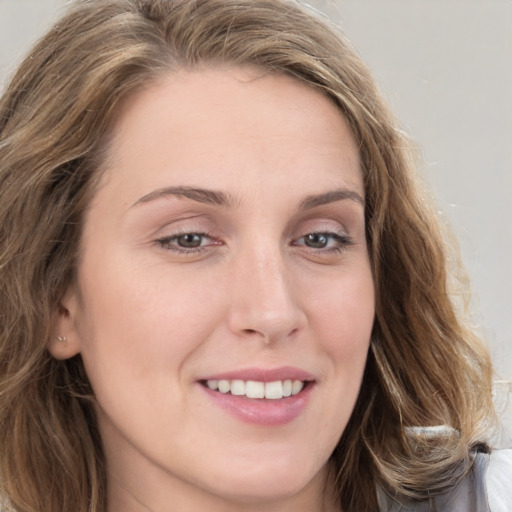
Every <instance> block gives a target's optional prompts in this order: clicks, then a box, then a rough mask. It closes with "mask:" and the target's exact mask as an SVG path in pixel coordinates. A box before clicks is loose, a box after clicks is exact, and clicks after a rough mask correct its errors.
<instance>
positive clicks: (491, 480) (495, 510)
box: [485, 449, 512, 512]
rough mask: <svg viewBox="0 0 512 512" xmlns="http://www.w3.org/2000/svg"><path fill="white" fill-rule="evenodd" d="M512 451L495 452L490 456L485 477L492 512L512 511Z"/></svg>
mask: <svg viewBox="0 0 512 512" xmlns="http://www.w3.org/2000/svg"><path fill="white" fill-rule="evenodd" d="M511 482H512V449H508V450H495V451H493V452H491V454H490V456H489V464H488V467H487V472H486V475H485V483H486V487H487V499H488V502H489V510H490V511H491V512H509V511H510V510H511V509H512V484H511Z"/></svg>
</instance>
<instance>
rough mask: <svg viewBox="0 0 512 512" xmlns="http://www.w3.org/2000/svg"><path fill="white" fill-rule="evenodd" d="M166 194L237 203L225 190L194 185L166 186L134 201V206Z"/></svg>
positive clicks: (211, 201)
mask: <svg viewBox="0 0 512 512" xmlns="http://www.w3.org/2000/svg"><path fill="white" fill-rule="evenodd" d="M166 196H178V197H186V198H187V199H192V201H197V202H198V203H205V204H211V205H214V206H228V207H229V206H233V204H234V203H235V201H234V200H233V198H232V197H230V196H228V195H227V194H225V193H224V192H217V191H215V190H207V189H203V188H194V187H165V188H160V189H158V190H154V191H153V192H150V193H149V194H146V195H145V196H143V197H141V198H140V199H139V200H138V201H137V202H136V203H134V204H133V206H136V205H138V204H140V203H147V202H149V201H154V200H155V199H160V198H161V197H166Z"/></svg>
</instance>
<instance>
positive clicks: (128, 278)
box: [79, 260, 218, 382]
mask: <svg viewBox="0 0 512 512" xmlns="http://www.w3.org/2000/svg"><path fill="white" fill-rule="evenodd" d="M107 263H108V262H103V264H102V267H101V268H102V269H101V272H99V271H96V272H92V271H91V270H92V268H91V267H89V268H88V267H87V265H84V267H83V274H84V275H87V276H89V279H88V280H83V286H82V293H83V303H84V304H86V305H87V306H86V308H84V310H83V313H82V315H81V318H80V322H79V324H80V328H79V330H80V336H81V339H82V356H83V358H84V361H85V363H86V366H88V367H89V368H90V373H92V375H91V380H92V379H94V377H95V376H96V375H98V376H99V375H104V374H106V375H107V376H108V378H110V379H113V378H115V377H116V376H117V377H119V378H121V376H122V377H123V378H128V379H130V380H131V381H139V382H143V381H145V380H146V381H147V377H148V376H149V375H153V376H154V374H155V370H156V369H157V368H158V367H161V368H165V370H166V373H168V372H169V371H170V370H173V369H176V368H178V367H179V366H180V365H181V364H182V363H183V362H184V361H185V360H186V359H187V357H188V356H189V354H191V353H192V352H193V351H194V350H196V349H197V347H198V346H199V345H200V344H201V343H202V341H204V339H205V338H206V337H207V336H208V332H209V331H210V330H211V329H212V326H213V324H214V322H215V318H216V316H218V315H217V313H216V312H215V309H214V304H212V302H211V300H210V301H209V300H208V299H209V298H208V297H207V296H206V295H205V294H202V293H200V292H199V293H198V291H197V290H196V289H195V288H194V287H193V286H191V285H190V283H188V285H187V283H184V282H179V281H176V279H172V278H171V276H167V275H166V273H165V272H160V271H157V269H155V268H152V269H151V268H150V267H147V266H144V265H140V266H139V269H143V270H142V271H141V270H134V269H133V268H130V267H129V266H128V265H123V264H122V260H121V262H120V261H119V260H118V261H117V262H116V263H117V264H116V265H108V264H107ZM90 276H92V278H91V277H90ZM102 370H103V372H102ZM105 370H106V372H105ZM102 378H103V377H102Z"/></svg>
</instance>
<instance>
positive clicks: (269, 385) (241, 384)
mask: <svg viewBox="0 0 512 512" xmlns="http://www.w3.org/2000/svg"><path fill="white" fill-rule="evenodd" d="M201 383H202V384H203V385H204V386H206V387H208V388H209V389H211V390H212V391H217V392H219V393H224V394H228V393H230V394H231V395H235V396H241V397H243V396H245V397H247V398H260V399H268V400H280V399H282V398H288V397H290V396H295V395H298V394H299V393H300V392H301V391H302V390H303V389H304V388H305V387H306V386H308V384H310V382H309V381H301V380H291V379H287V380H276V381H273V382H261V381H255V380H239V379H234V380H205V381H202V382H201Z"/></svg>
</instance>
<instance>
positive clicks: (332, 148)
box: [107, 67, 364, 195]
mask: <svg viewBox="0 0 512 512" xmlns="http://www.w3.org/2000/svg"><path fill="white" fill-rule="evenodd" d="M108 161H109V165H108V167H109V169H107V175H108V174H112V175H113V174H115V173H116V172H118V171H119V170H122V172H123V176H124V179H123V181H125V182H127V181H129V180H132V179H133V180H134V181H135V182H138V183H139V184H138V185H135V188H138V187H141V186H144V187H146V188H147V189H148V190H149V189H151V187H153V188H157V187H159V186H165V185H166V183H163V182H162V179H165V176H164V175H165V171H168V172H167V175H168V177H170V178H171V179H173V177H175V176H176V173H179V174H180V175H181V176H186V177H187V179H188V180H189V181H190V183H189V184H190V185H201V186H202V185H204V184H206V185H212V186H213V185H214V184H215V182H216V180H217V179H218V178H219V176H218V174H219V173H222V175H223V176H226V175H231V177H232V178H239V179H240V178H241V176H243V177H244V179H247V180H250V179H251V176H252V175H253V174H255V173H256V174H257V175H258V176H259V177H262V176H263V175H264V174H265V175H266V174H269V175H272V176H274V177H275V178H276V179H277V178H278V177H279V175H280V172H278V171H282V170H284V169H287V170H288V176H287V179H290V177H291V175H293V176H294V177H295V178H296V179H297V180H301V179H306V178H307V177H308V176H309V177H310V178H311V175H315V174H318V172H319V169H320V168H321V169H327V170H328V171H329V173H330V174H331V175H332V178H333V181H336V180H339V179H340V177H342V178H343V180H345V183H344V184H345V185H347V186H352V187H355V188H356V189H357V191H358V192H359V193H361V195H363V194H364V190H363V184H362V177H361V173H360V170H359V151H358V148H357V145H356V143H355V141H354V138H353V136H352V134H351V131H350V128H349V126H348V124H347V122H346V120H345V119H344V117H343V116H342V114H341V112H340V111H339V109H338V108H337V107H336V106H335V105H334V103H333V102H332V101H331V100H330V99H329V98H327V97H326V96H325V95H323V94H321V93H320V92H319V91H317V90H315V89H313V88H312V87H311V86H309V85H306V84H305V83H302V82H300V81H298V80H296V79H294V78H291V77H288V76H285V75H282V74H276V73H270V72H268V71H264V70H261V69H259V68H255V67H237V68H233V67H223V68H205V69H201V70H194V71H189V70H181V71H178V72H174V73H172V74H171V73H169V74H167V75H165V76H163V77H161V78H160V79H159V81H158V82H156V83H154V84H152V85H151V86H149V87H147V88H146V89H144V90H142V91H140V92H138V93H137V94H134V95H133V96H132V97H130V98H128V99H127V101H125V103H124V104H123V106H122V109H121V111H120V114H119V117H118V119H117V122H116V123H115V126H114V129H113V133H112V138H111V145H110V150H109V159H108ZM265 164H266V165H265ZM281 174H282V173H281ZM235 175H236V176H235ZM253 177H254V176H253ZM197 180H199V181H200V182H199V183H194V181H197ZM142 181H145V183H144V184H143V183H142ZM208 182H211V183H208ZM276 185H277V183H276ZM333 185H337V183H333ZM213 188H217V187H213Z"/></svg>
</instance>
